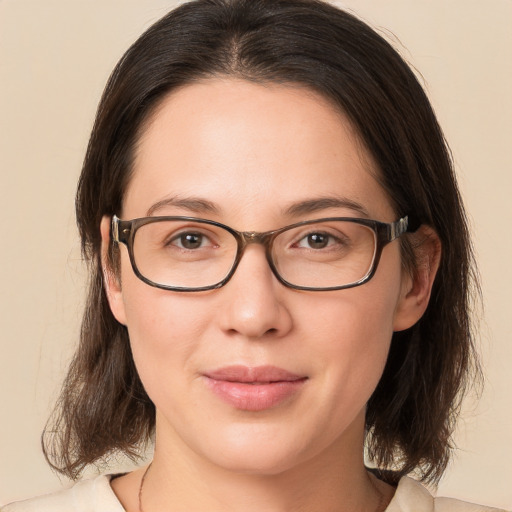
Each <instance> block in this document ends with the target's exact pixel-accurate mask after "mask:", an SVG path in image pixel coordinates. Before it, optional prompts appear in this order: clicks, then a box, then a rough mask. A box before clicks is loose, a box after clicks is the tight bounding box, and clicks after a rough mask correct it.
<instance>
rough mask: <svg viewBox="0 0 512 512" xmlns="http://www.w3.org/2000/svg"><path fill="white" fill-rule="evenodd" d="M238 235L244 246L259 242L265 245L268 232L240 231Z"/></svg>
mask: <svg viewBox="0 0 512 512" xmlns="http://www.w3.org/2000/svg"><path fill="white" fill-rule="evenodd" d="M240 235H241V238H242V241H243V245H244V247H245V246H246V245H249V244H261V245H264V246H266V245H267V243H268V239H269V236H270V233H260V232H258V231H242V232H241V233H240Z"/></svg>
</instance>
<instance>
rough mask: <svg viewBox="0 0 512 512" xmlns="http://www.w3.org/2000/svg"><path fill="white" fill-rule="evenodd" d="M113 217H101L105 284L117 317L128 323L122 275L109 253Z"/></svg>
mask: <svg viewBox="0 0 512 512" xmlns="http://www.w3.org/2000/svg"><path fill="white" fill-rule="evenodd" d="M111 222H112V218H111V217H109V216H107V215H104V216H103V218H102V219H101V224H100V231H101V267H102V271H103V284H104V286H105V291H106V294H107V299H108V303H109V305H110V309H111V311H112V314H113V315H114V317H115V319H116V320H117V321H118V322H119V323H121V324H123V325H126V315H125V310H124V302H123V291H122V289H121V276H120V275H116V272H115V271H114V269H113V268H112V264H111V262H110V261H109V257H108V253H109V250H110V244H111V243H112V241H111V239H110V224H111Z"/></svg>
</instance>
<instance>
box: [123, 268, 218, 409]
mask: <svg viewBox="0 0 512 512" xmlns="http://www.w3.org/2000/svg"><path fill="white" fill-rule="evenodd" d="M124 275H125V276H127V278H126V279H125V280H124V281H123V283H122V286H123V301H124V309H125V312H126V325H127V329H128V333H129V338H130V344H131V348H132V353H133V358H134V361H135V365H136V367H137V371H138V372H139V375H140V378H141V380H142V382H143V384H144V387H145V388H146V391H147V392H148V394H149V396H150V397H151V399H152V400H153V402H155V403H158V402H159V395H160V394H162V395H165V393H166V392H169V390H170V389H173V388H176V387H179V385H180V384H179V379H178V376H179V375H184V374H185V375H191V376H193V375H194V373H193V371H188V370H190V369H191V368H193V364H194V355H195V354H196V353H197V351H198V347H199V346H201V342H202V339H203V338H204V331H205V329H206V328H207V326H208V325H209V324H210V322H211V318H210V317H211V313H210V311H209V309H208V308H197V307H194V298H193V297H192V296H190V295H185V294H178V293H172V292H168V291H165V290H159V289H157V288H154V287H151V286H148V285H147V284H145V283H143V282H142V281H140V280H139V279H138V278H137V277H135V276H134V275H133V274H131V275H130V274H127V273H125V274H124ZM196 301H197V298H196Z"/></svg>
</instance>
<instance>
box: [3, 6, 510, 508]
mask: <svg viewBox="0 0 512 512" xmlns="http://www.w3.org/2000/svg"><path fill="white" fill-rule="evenodd" d="M176 3H177V2H173V1H171V0H167V1H165V0H144V1H140V0H139V1H130V0H123V1H113V0H101V1H100V0H83V1H81V0H45V1H40V0H0V180H1V181H0V244H1V245H0V248H1V251H0V283H1V290H2V291H1V299H0V300H1V304H0V315H1V316H0V503H5V502H8V501H11V500H14V499H19V498H22V497H28V496H32V495H35V494H39V493H43V492H49V491H51V490H55V489H58V488H60V487H61V486H67V485H69V482H67V481H65V480H59V479H58V477H56V476H55V475H54V474H53V473H52V472H51V471H50V469H49V468H48V466H47V465H46V463H45V461H44V459H43V456H42V453H41V450H40V440H39V439H40V434H41V430H42V428H43V425H44V423H45V420H46V418H47V416H48V412H49V409H50V407H51V404H52V402H53V401H54V400H55V398H56V396H57V394H58V389H59V385H60V381H61V379H62V377H63V374H64V371H65V368H66V365H67V363H68V361H69V358H70V355H71V353H72V351H73V348H74V346H75V343H76V341H77V333H78V329H79V322H80V311H81V307H82V303H83V296H84V289H85V286H84V285H85V272H84V269H83V267H82V264H81V258H80V251H79V240H78V236H77V232H76V229H75V225H74V217H73V215H74V214H73V207H74V205H73V200H74V192H75V185H76V181H77V177H78V175H79V171H80V167H81V161H82V158H83V155H84V152H85V148H86V144H87V139H88V135H89V132H90V129H91V126H92V122H93V117H94V113H95V108H96V105H97V102H98V100H99V97H100V94H101V91H102V88H103V86H104V84H105V81H106V79H107V77H108V75H109V73H110V71H111V69H112V68H113V66H114V65H115V63H116V62H117V60H118V59H119V58H120V57H121V55H122V53H123V52H124V51H125V50H126V49H127V47H128V46H129V45H130V44H131V43H132V42H133V41H134V40H135V39H136V38H137V36H138V35H140V34H141V32H142V31H143V30H144V29H145V28H147V27H148V26H149V25H150V24H151V23H153V22H154V21H156V20H157V19H158V18H159V17H161V16H162V15H163V14H164V13H165V12H167V11H168V10H169V9H170V8H171V7H172V6H173V5H175V4H176ZM337 3H338V4H339V5H343V6H345V7H347V8H348V9H350V10H353V11H354V12H356V13H357V14H358V15H359V16H360V17H362V18H363V19H365V20H366V21H368V22H369V23H370V24H371V25H373V26H374V27H376V28H377V29H378V30H379V31H381V32H382V33H383V34H384V35H385V37H387V38H389V39H390V40H391V41H392V43H393V44H394V45H395V47H397V48H398V49H399V51H400V53H401V54H402V55H403V56H404V57H405V59H406V60H407V61H408V62H409V63H410V64H412V65H413V66H414V67H415V68H416V69H417V70H419V71H420V72H421V76H420V79H421V80H422V82H423V83H424V84H425V87H426V89H427V91H428V94H429V96H430V98H431V100H432V102H433V105H434V107H435V109H436V111H437V113H438V117H439V119H440V122H441V125H442V126H443V128H444V131H445V134H446V136H447V139H448V141H449V142H450V145H451V147H452V150H453V156H454V159H455V162H456V168H457V172H458V176H459V180H460V186H461V189H462V192H463V196H464V198H465V201H466V205H467V208H468V211H469V214H470V218H471V223H472V230H473V233H474V238H475V246H476V253H477V257H478V260H479V263H480V271H481V276H482V286H483V297H484V307H485V314H484V317H483V319H482V320H481V325H480V337H479V340H478V341H479V347H480V351H481V353H482V357H483V362H484V368H485V371H486V374H487V381H486V388H485V393H484V395H483V397H482V399H481V400H480V401H479V403H478V404H476V403H475V401H474V400H473V399H470V400H468V401H466V404H465V408H464V417H463V420H462V421H461V422H460V424H459V429H458V432H457V444H458V447H459V449H458V451H457V452H456V454H455V457H454V460H453V463H452V464H451V466H450V467H449V470H448V471H447V473H446V476H445V478H444V479H443V481H442V482H441V485H440V489H439V494H444V495H450V496H456V497H459V498H464V499H467V500H471V501H475V502H482V503H487V504H489V505H495V506H501V507H505V508H510V509H512V465H511V462H512V400H511V393H510V388H511V385H512V377H511V373H512V371H511V369H510V368H509V367H510V365H511V363H512V321H511V317H512V307H511V306H512V300H511V290H512V236H511V235H512V228H511V226H512V201H511V190H512V177H511V176H512V151H511V146H512V30H511V26H512V1H510V0H488V1H485V2H484V1H481V0H480V1H477V0H414V1H412V0H386V1H378V0H374V1H372V0H347V1H345V2H337ZM479 316H480V315H479Z"/></svg>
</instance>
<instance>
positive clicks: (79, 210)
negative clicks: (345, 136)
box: [43, 0, 477, 481]
mask: <svg viewBox="0 0 512 512" xmlns="http://www.w3.org/2000/svg"><path fill="white" fill-rule="evenodd" d="M217 76H228V77H236V78H239V79H243V80H248V81H253V82H258V83H286V84H298V85H301V86H305V87H307V88H310V89H311V90H314V91H316V92H317V93H319V94H321V95H322V96H323V97H325V98H327V99H328V100H329V101H330V102H331V104H332V105H333V108H339V109H341V110H342V111H343V112H344V113H345V115H346V116H348V118H349V119H350V121H351V123H352V125H353V126H354V127H355V129H356V130H357V132H358V134H359V138H360V140H361V142H362V143H363V144H364V146H365V147H366V149H367V151H368V152H369V153H370V154H371V156H372V157H373V159H374V161H375V162H376V164H377V167H378V169H379V177H380V178H379V179H380V181H381V185H382V186H383V187H384V189H385V190H386V192H387V194H388V195H389V197H390V198H391V200H392V202H393V205H394V208H395V210H396V213H397V214H398V215H400V216H402V215H409V216H411V217H414V218H415V219H417V221H418V222H419V223H423V224H426V225H428V226H431V227H432V228H433V229H434V230H435V231H436V233H437V234H438V236H439V238H440V240H441V244H442V247H443V251H442V259H441V263H440V268H439V271H438V275H437V278H436V280H435V282H434V286H433V291H432V296H431V300H430V303H429V306H428V308H427V310H426V313H425V315H424V316H423V318H422V319H421V320H420V321H419V322H418V323H417V324H416V325H414V326H413V327H411V328H410V329H407V330H406V331H403V332H399V333H395V334H394V335H393V339H392V342H391V349H390V353H389V358H388V361H387V365H386V367H385V370H384V374H383V376H382V378H381V380H380V382H379V384H378V386H377V389H376V390H375V392H374V393H373V395H372V397H371V399H370V401H369V403H368V405H367V416H366V447H367V450H368V454H369V456H370V458H371V459H372V460H373V462H374V463H375V464H376V465H377V466H378V467H379V468H381V469H382V470H393V471H394V477H396V478H398V477H400V476H401V475H403V474H406V473H408V472H410V471H412V470H416V471H418V472H419V475H420V477H421V478H423V479H424V480H428V481H436V480H438V479H439V477H440V476H441V474H442V473H443V471H444V469H445V467H446V464H447V462H448V460H449V456H450V449H451V441H450V439H451V434H452V431H453V427H454V420H455V418H456V416H457V413H458V409H459V406H460V398H461V396H462V391H464V389H465V387H466V383H467V382H468V375H469V372H470V370H471V369H473V370H475V369H476V368H477V365H476V363H475V361H476V358H475V357H474V349H473V343H472V333H471V324H470V318H469V309H470V308H469V305H470V302H469V301H470V295H471V293H470V292H471V289H472V286H471V284H472V283H476V279H475V276H474V273H473V272H472V268H473V262H472V253H471V245H470V240H469V236H468V229H467V223H466V218H465V213H464V209H463V205H462V202H461V198H460V195H459V191H458V188H457V184H456V180H455V175H454V170H453V165H452V161H451V158H450V153H449V150H448V147H447V145H446V142H445V140H444V137H443V134H442V132H441V129H440V127H439V125H438V123H437V120H436V117H435V114H434V112H433V110H432V108H431V105H430V103H429V101H428V99H427V97H426V95H425V93H424V91H423V89H422V87H421V85H420V84H419V82H418V80H417V79H416V77H415V75H414V73H413V72H412V71H411V70H410V68H409V67H408V66H407V64H406V63H405V62H404V61H403V59H402V58H401V57H400V56H399V54H398V53H397V52H396V51H395V50H394V49H393V48H392V47H391V46H390V44H389V43H387V42H386V41H385V40H384V39H383V38H382V37H381V36H380V35H378V34H377V33H376V32H375V31H374V30H372V29H371V28H370V27H368V26H367V25H366V24H364V23H363V22H362V21H360V20H359V19H357V18H356V17H355V16H353V15H351V14H349V13H347V12H344V11H342V10H340V9H337V8H335V7H333V6H331V5H329V4H327V3H324V2H321V1H317V0H195V1H192V2H190V3H186V4H183V5H181V6H180V7H178V8H177V9H175V10H173V11H171V12H170V13H169V14H168V15H166V16H165V17H164V18H162V19H161V20H160V21H158V22H157V23H156V24H154V25H153V26H152V27H151V28H149V29H148V30H147V31H146V32H145V33H144V34H143V35H142V36H141V37H140V38H139V39H138V40H137V41H136V42H135V43H134V44H133V46H132V47H131V48H130V49H129V50H128V51H127V52H126V54H125V55H124V56H123V58H122V59H121V61H120V62H119V63H118V65H117V67H116V68H115V70H114V71H113V73H112V75H111V77H110V79H109V81H108V84H107V86H106V89H105V92H104V94H103V97H102V99H101V102H100V104H99V108H98V112H97V117H96V121H95V124H94V128H93V131H92V134H91V137H90V141H89V146H88V149H87V154H86V156H85V161H84V165H83V169H82V174H81V177H80V181H79V185H78V191H77V196H76V215H77V222H78V227H79V230H80V235H81V239H82V249H83V254H84V257H85V259H86V261H87V262H88V265H89V269H90V283H89V295H88V299H87V304H86V308H85V312H84V318H83V323H82V330H81V338H80V344H79V346H78V349H77V352H76V354H75V357H74V359H73V362H72V364H71V366H70V369H69V373H68V375H67V378H66V380H65V382H64V386H63V390H62V394H61V397H60V400H59V402H58V404H57V407H56V409H55V412H54V415H53V416H52V418H51V421H50V422H49V424H48V425H47V429H46V431H45V433H44V434H43V446H44V450H45V455H46V457H47V459H48V460H49V462H50V463H51V465H52V466H53V467H54V468H56V469H57V470H58V471H60V472H62V473H64V474H66V475H68V476H70V477H73V478H76V477H77V476H78V475H79V474H80V473H81V471H82V470H83V469H84V468H85V466H87V465H88V464H92V463H97V462H98V461H100V460H102V459H104V458H105V457H106V456H108V455H111V454H113V453H115V452H124V453H125V454H128V455H129V456H131V457H137V455H138V453H139V449H140V447H141V445H143V444H144V443H145V442H147V440H148V438H149V437H150V436H151V433H152V432H153V430H154V426H155V408H154V406H153V404H152V403H151V401H150V399H149V398H148V396H147V394H146V392H145V391H144V388H143V386H142V383H141V381H140V379H139V376H138V374H137V371H136V369H135V366H134V363H133V359H132V354H131V351H130V344H129V339H128V333H127V330H126V328H125V327H124V326H122V325H120V324H119V323H118V322H117V321H116V320H115V319H114V317H113V315H112V313H111V311H110V308H109V306H108V302H107V298H106V294H105V288H104V283H103V278H102V271H101V255H100V249H101V238H100V230H99V225H100V221H101V218H102V217H103V216H104V215H113V214H114V213H117V212H119V211H120V209H121V205H122V200H123V195H124V192H125V190H126V187H127V184H128V183H129V180H130V177H131V173H132V163H133V162H132V160H133V154H134V148H135V146H136V144H137V141H138V138H139V137H140V135H141V132H142V131H143V129H144V123H145V121H146V120H147V119H148V117H149V116H150V115H151V113H152V112H153V111H154V110H155V108H156V107H157V105H158V104H159V102H160V101H161V100H162V99H163V98H164V97H165V96H166V95H167V94H169V93H170V92H171V91H173V90H175V89H176V88H178V87H182V86H184V85H186V84H190V83H192V82H194V81H196V80H204V79H208V78H209V77H217ZM402 246H403V247H402V248H403V255H404V256H403V257H404V259H405V260H407V261H406V262H405V263H408V264H409V265H412V266H414V261H413V256H412V254H413V250H412V249H411V247H410V244H409V242H408V241H407V239H406V240H405V241H404V242H403V243H402ZM472 363H473V364H472ZM382 474H384V472H383V473H382Z"/></svg>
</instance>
